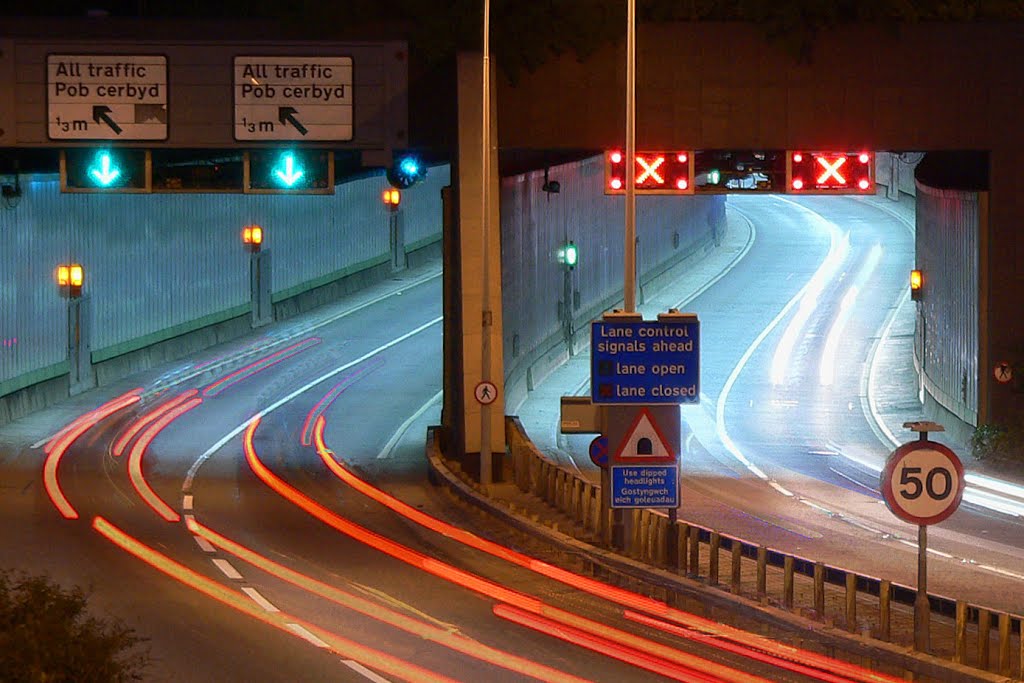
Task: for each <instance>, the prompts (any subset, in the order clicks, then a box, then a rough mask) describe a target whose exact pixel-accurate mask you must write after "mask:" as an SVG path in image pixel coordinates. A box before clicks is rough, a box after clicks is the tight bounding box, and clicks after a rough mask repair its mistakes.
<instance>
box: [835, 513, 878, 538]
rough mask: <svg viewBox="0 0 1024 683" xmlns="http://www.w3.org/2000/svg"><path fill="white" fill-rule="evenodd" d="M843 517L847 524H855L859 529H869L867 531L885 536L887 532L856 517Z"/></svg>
mask: <svg viewBox="0 0 1024 683" xmlns="http://www.w3.org/2000/svg"><path fill="white" fill-rule="evenodd" d="M842 519H843V521H844V522H846V523H847V524H849V525H851V526H855V527H857V528H858V529H863V530H864V531H867V532H869V533H872V534H876V535H878V536H885V532H884V531H882V530H881V529H876V528H875V527H873V526H869V525H867V524H865V523H864V522H861V521H859V520H856V519H854V518H852V517H843V518H842Z"/></svg>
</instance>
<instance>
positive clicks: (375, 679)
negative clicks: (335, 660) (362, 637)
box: [341, 659, 391, 683]
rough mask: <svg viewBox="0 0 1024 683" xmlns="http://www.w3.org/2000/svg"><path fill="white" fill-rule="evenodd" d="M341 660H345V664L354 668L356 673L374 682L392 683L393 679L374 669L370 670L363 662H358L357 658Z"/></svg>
mask: <svg viewBox="0 0 1024 683" xmlns="http://www.w3.org/2000/svg"><path fill="white" fill-rule="evenodd" d="M341 661H343V662H344V663H345V666H347V667H348V668H350V669H352V670H353V671H355V672H356V673H359V674H362V675H363V676H365V677H366V678H368V679H370V680H371V681H373V683H391V681H389V680H388V679H386V678H384V677H383V676H381V675H379V674H377V673H374V672H373V671H370V670H369V669H367V668H366V667H365V666H363V665H362V664H360V663H359V662H357V661H355V660H352V659H343V660H341Z"/></svg>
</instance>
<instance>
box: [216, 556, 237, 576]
mask: <svg viewBox="0 0 1024 683" xmlns="http://www.w3.org/2000/svg"><path fill="white" fill-rule="evenodd" d="M213 564H214V565H216V566H217V569H219V570H221V571H222V572H224V576H226V577H228V578H229V579H236V580H237V579H241V578H242V575H241V574H239V573H238V570H237V569H235V568H234V566H232V564H231V563H230V562H228V561H227V560H222V559H221V558H219V557H218V558H216V559H214V561H213Z"/></svg>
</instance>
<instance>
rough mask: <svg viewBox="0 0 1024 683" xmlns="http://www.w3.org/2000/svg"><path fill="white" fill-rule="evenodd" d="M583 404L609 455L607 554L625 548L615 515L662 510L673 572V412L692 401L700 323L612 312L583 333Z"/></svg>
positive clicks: (677, 316) (676, 423) (674, 315)
mask: <svg viewBox="0 0 1024 683" xmlns="http://www.w3.org/2000/svg"><path fill="white" fill-rule="evenodd" d="M590 356H591V387H590V388H591V401H592V402H593V404H594V405H599V406H600V407H601V425H602V429H601V433H602V434H604V435H606V436H607V437H608V448H609V450H610V458H609V467H608V471H607V477H606V478H605V479H604V480H603V481H602V484H603V486H602V489H603V490H605V491H607V494H606V495H605V496H604V498H605V500H606V501H607V504H608V506H609V507H610V508H611V510H612V534H611V536H612V537H611V539H610V540H611V544H612V546H613V547H616V548H619V549H622V548H624V547H625V538H626V528H625V527H626V519H624V515H623V514H622V510H623V509H629V508H634V509H635V508H664V509H666V510H667V511H668V515H669V521H670V524H669V525H668V530H667V532H666V539H665V540H666V547H667V548H668V550H669V553H668V556H669V563H670V565H671V566H673V567H677V566H678V561H679V557H678V552H677V548H678V537H677V536H678V535H677V531H676V526H675V522H676V519H677V510H678V508H679V453H680V450H681V436H680V432H681V418H680V408H679V407H680V404H683V403H687V404H695V403H698V402H699V401H700V321H699V320H698V319H697V316H696V315H694V314H688V313H680V312H679V311H676V310H671V311H669V312H668V313H663V314H660V315H659V316H658V319H657V320H644V319H643V318H642V316H641V315H640V314H638V313H629V312H613V313H608V314H605V315H604V317H603V318H602V319H601V320H597V321H594V322H593V323H592V325H591V347H590Z"/></svg>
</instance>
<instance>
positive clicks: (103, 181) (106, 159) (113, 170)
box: [89, 152, 121, 187]
mask: <svg viewBox="0 0 1024 683" xmlns="http://www.w3.org/2000/svg"><path fill="white" fill-rule="evenodd" d="M97 159H98V161H99V167H98V168H97V167H96V166H90V167H89V175H90V176H92V177H93V178H95V179H96V182H97V183H99V184H100V186H101V187H109V186H110V184H111V183H113V182H114V181H115V180H117V179H118V177H119V176H120V175H121V171H120V169H118V168H117V167H116V166H113V165H112V162H111V160H110V155H109V154H107V153H106V152H103V153H102V154H99V155H98V156H97Z"/></svg>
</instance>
